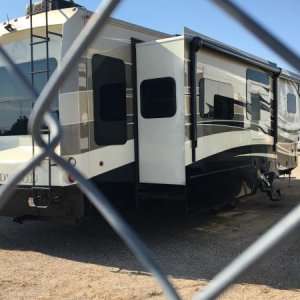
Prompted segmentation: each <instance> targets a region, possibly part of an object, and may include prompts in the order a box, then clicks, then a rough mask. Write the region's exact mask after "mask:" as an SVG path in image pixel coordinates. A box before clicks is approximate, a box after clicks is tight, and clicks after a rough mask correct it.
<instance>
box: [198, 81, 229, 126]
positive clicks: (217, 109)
mask: <svg viewBox="0 0 300 300" xmlns="http://www.w3.org/2000/svg"><path fill="white" fill-rule="evenodd" d="M199 88H200V104H199V107H200V116H201V117H202V118H208V119H219V120H231V119H233V116H234V101H233V87H232V85H231V84H228V83H224V82H219V81H215V80H211V79H205V78H202V79H201V80H200V83H199Z"/></svg>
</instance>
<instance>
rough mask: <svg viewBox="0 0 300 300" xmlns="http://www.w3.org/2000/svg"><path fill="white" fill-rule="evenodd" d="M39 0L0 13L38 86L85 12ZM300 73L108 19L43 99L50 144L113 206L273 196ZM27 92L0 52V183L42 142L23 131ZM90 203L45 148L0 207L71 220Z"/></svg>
mask: <svg viewBox="0 0 300 300" xmlns="http://www.w3.org/2000/svg"><path fill="white" fill-rule="evenodd" d="M44 2H45V1H40V2H38V3H37V5H36V6H35V5H34V6H33V7H32V11H31V10H30V8H29V9H28V8H27V13H28V15H27V16H24V17H20V18H18V19H15V20H12V21H6V22H3V23H0V43H1V45H2V47H3V48H4V49H5V50H6V51H8V53H9V54H10V55H11V57H12V59H13V61H14V62H15V64H17V66H18V67H19V68H20V70H21V72H23V74H24V75H25V76H27V77H28V78H29V79H30V80H31V81H32V84H33V86H34V87H35V88H36V89H37V90H39V91H41V90H42V88H43V86H44V85H45V83H46V82H47V80H48V78H49V76H51V74H52V73H53V72H54V70H56V69H59V67H60V62H61V61H62V59H63V57H64V55H65V53H66V51H67V49H68V48H69V47H70V45H71V43H72V41H73V40H74V39H75V38H76V36H77V35H78V33H79V32H80V31H81V30H82V28H83V27H84V25H85V23H86V22H87V20H88V19H89V18H90V16H91V12H88V11H87V10H85V9H84V8H82V7H80V6H78V5H77V6H76V7H68V6H69V1H59V3H61V4H64V3H65V2H68V5H65V6H64V5H62V6H58V7H57V6H56V7H53V9H51V10H49V11H46V12H45V11H43V9H44V7H45V6H43V5H42V4H43V3H44ZM64 7H67V8H64ZM40 9H42V10H41V11H39V10H40ZM46 15H47V18H46ZM47 36H48V37H49V39H47V42H43V41H45V37H47ZM47 49H48V50H47ZM45 66H48V67H47V68H46V72H43V70H45ZM299 83H300V77H299V75H297V74H294V73H291V72H288V71H285V70H282V69H281V68H279V67H278V66H277V65H276V64H274V63H270V62H269V61H267V60H263V59H261V58H258V57H256V56H253V55H251V54H249V53H246V52H243V51H240V50H238V49H235V48H233V47H230V46H228V45H225V44H223V43H220V42H218V41H215V40H213V39H210V38H208V37H205V36H203V35H201V34H199V33H196V32H194V31H191V30H189V29H187V28H185V29H184V33H183V34H182V35H180V36H170V35H168V34H165V33H161V32H157V31H153V30H150V29H147V28H143V27H140V26H137V25H134V24H129V23H126V22H124V21H120V20H116V19H112V18H111V19H109V20H108V22H107V24H106V26H105V28H104V30H103V31H102V32H101V33H100V34H98V36H97V37H96V39H95V40H94V42H93V43H92V45H91V46H90V47H89V48H88V49H86V51H85V53H84V54H83V55H82V57H81V58H80V60H79V61H78V63H77V65H75V66H74V69H73V71H72V72H71V73H70V75H69V76H68V78H66V80H65V82H64V83H63V85H62V87H61V88H60V90H59V91H58V93H57V96H56V97H55V99H53V105H52V112H53V113H54V114H55V115H56V116H57V117H58V118H59V121H60V123H61V125H62V128H63V138H62V140H61V142H60V144H59V145H58V146H57V149H56V153H58V154H59V155H61V156H62V157H64V158H65V159H66V160H67V161H69V163H70V164H72V165H75V166H76V168H78V169H79V170H80V171H82V172H83V174H84V175H85V176H86V177H87V178H88V179H89V180H91V181H93V182H94V183H95V184H96V185H97V186H98V187H99V188H100V189H101V190H102V191H103V192H104V193H105V194H106V195H107V196H108V198H109V199H110V200H111V201H112V202H113V203H114V204H115V205H119V204H120V203H122V204H123V205H124V203H125V205H126V206H128V207H129V206H132V207H136V208H139V207H140V206H141V205H143V203H144V201H147V202H148V205H149V203H150V206H151V201H154V200H155V198H160V199H167V198H169V202H172V201H173V199H175V198H176V201H177V200H178V198H179V199H180V200H181V201H182V203H183V205H184V207H185V209H186V210H189V209H193V208H194V207H197V208H201V209H210V208H213V207H215V206H220V205H223V204H226V203H231V202H232V201H235V200H236V199H238V198H239V197H241V196H244V195H247V194H249V193H253V192H255V191H256V189H257V188H258V187H260V186H263V187H264V188H265V190H267V192H268V193H269V194H270V196H271V198H272V199H275V198H276V191H274V190H273V186H272V183H273V179H274V177H275V176H276V175H278V174H285V173H289V172H290V171H291V170H292V169H293V168H295V167H296V166H297V148H296V147H297V137H298V134H299V129H300V113H299V111H300V110H299V104H300V103H299ZM34 101H35V99H29V98H27V97H26V96H24V94H23V93H22V90H21V89H20V87H19V86H18V84H17V83H16V82H15V81H14V79H13V78H12V77H11V75H10V74H9V73H8V72H7V70H6V69H5V68H4V63H3V62H2V60H1V58H0V183H1V184H5V182H6V181H7V178H9V177H10V176H11V174H13V172H14V170H15V169H16V168H17V167H19V166H20V165H22V163H24V162H26V161H28V160H30V159H32V157H33V156H34V155H36V154H37V153H39V151H41V149H39V147H38V146H37V145H35V143H34V142H33V141H32V137H31V136H30V135H29V134H28V131H27V122H28V118H29V117H30V113H31V110H32V106H33V105H34ZM50 137H51V132H50V131H47V130H45V132H44V138H45V139H49V138H50ZM174 201H175V200H174ZM170 205H172V203H170ZM92 211H93V208H92V207H91V206H90V205H89V202H88V201H87V200H86V199H85V197H84V195H82V194H81V193H80V192H79V190H78V188H77V185H76V181H75V180H74V178H72V176H70V175H69V174H67V173H66V172H65V171H63V170H62V169H61V168H60V167H59V166H57V165H56V164H55V163H53V162H52V161H51V159H49V158H48V159H45V160H44V161H43V162H42V163H41V164H40V165H39V166H37V167H35V168H34V170H32V172H31V173H30V174H28V176H25V177H24V178H23V180H22V182H20V184H19V185H18V187H17V190H16V193H15V195H14V196H13V197H12V198H11V199H10V201H9V202H8V203H7V204H6V205H5V206H4V207H3V208H2V209H1V211H0V214H1V215H6V216H13V217H17V218H22V217H24V218H25V217H37V218H41V219H43V218H61V219H80V218H82V217H84V216H86V215H89V214H91V213H92Z"/></svg>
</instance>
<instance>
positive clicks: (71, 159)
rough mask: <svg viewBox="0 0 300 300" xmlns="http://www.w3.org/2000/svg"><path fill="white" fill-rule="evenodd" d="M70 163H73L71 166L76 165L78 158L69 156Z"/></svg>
mask: <svg viewBox="0 0 300 300" xmlns="http://www.w3.org/2000/svg"><path fill="white" fill-rule="evenodd" d="M69 164H70V165H71V166H74V167H75V166H76V159H75V158H74V157H70V158H69Z"/></svg>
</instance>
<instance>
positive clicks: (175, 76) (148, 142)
mask: <svg viewBox="0 0 300 300" xmlns="http://www.w3.org/2000/svg"><path fill="white" fill-rule="evenodd" d="M137 90H138V130H139V134H138V139H139V140H138V144H139V168H140V182H141V183H158V184H180V185H183V184H185V167H184V143H185V132H184V42H183V39H182V37H176V38H170V39H164V40H160V41H154V42H146V43H142V44H138V45H137Z"/></svg>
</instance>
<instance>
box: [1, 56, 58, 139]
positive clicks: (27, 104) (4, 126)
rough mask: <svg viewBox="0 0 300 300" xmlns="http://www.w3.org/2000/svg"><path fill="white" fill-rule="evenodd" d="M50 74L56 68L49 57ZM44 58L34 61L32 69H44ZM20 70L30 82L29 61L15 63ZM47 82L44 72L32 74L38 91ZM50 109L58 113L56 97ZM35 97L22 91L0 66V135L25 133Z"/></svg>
mask: <svg viewBox="0 0 300 300" xmlns="http://www.w3.org/2000/svg"><path fill="white" fill-rule="evenodd" d="M48 62H49V69H50V75H52V73H53V71H54V70H55V69H56V68H57V65H58V63H57V60H56V59H55V58H49V61H48ZM46 66H47V61H46V60H45V59H42V60H36V61H34V70H35V71H41V70H45V69H46ZM17 67H18V68H19V70H20V72H21V73H22V74H23V75H24V76H25V77H26V78H27V80H28V81H29V82H31V73H30V72H31V62H24V63H20V64H17ZM46 82H47V75H46V73H45V72H40V73H36V74H35V75H34V87H35V89H36V90H37V92H38V93H40V92H41V91H42V89H43V87H44V86H45V84H46ZM53 100H54V101H53V104H52V111H54V112H56V113H58V97H57V96H56V97H55V98H54V99H53ZM34 101H35V99H32V98H31V97H30V95H28V94H27V93H24V89H22V87H21V86H20V85H19V84H18V81H16V80H15V79H14V78H13V77H12V76H11V75H10V73H9V72H8V71H7V69H6V68H5V67H0V136H1V135H26V134H28V131H27V123H28V118H29V115H30V112H31V110H32V107H33V105H34Z"/></svg>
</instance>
